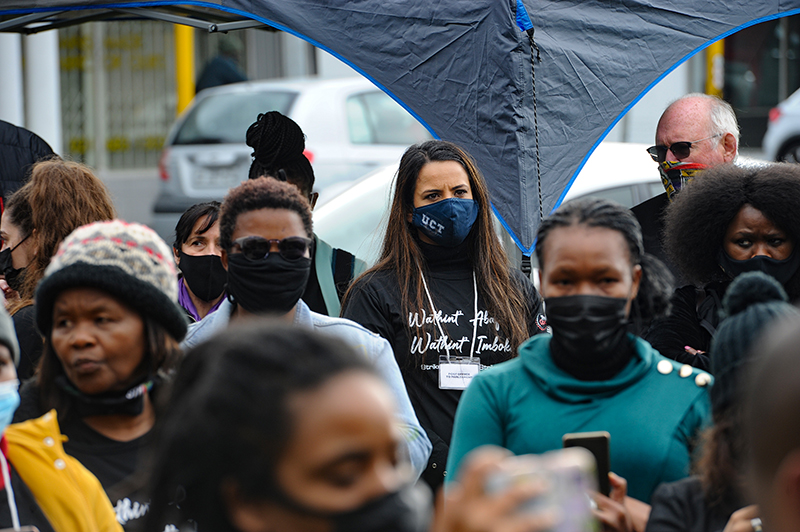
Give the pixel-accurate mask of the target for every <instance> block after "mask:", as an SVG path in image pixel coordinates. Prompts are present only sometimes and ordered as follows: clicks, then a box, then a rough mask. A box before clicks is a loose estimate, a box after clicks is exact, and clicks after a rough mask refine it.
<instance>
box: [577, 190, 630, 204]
mask: <svg viewBox="0 0 800 532" xmlns="http://www.w3.org/2000/svg"><path fill="white" fill-rule="evenodd" d="M634 186H635V185H625V186H621V187H613V188H605V189H603V190H595V191H594V192H590V193H589V194H585V195H583V196H578V197H580V198H603V199H607V200H611V201H616V202H617V203H619V204H620V205H623V206H624V207H627V208H631V207H633V206H634V205H636V200H635V198H634V196H633V187H634Z"/></svg>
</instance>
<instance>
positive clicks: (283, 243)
mask: <svg viewBox="0 0 800 532" xmlns="http://www.w3.org/2000/svg"><path fill="white" fill-rule="evenodd" d="M273 243H276V244H277V245H278V253H279V254H280V256H281V257H283V258H284V259H286V260H297V259H302V258H308V257H309V250H310V249H311V244H312V243H313V240H311V239H310V238H303V237H302V236H289V237H286V238H284V239H282V240H278V239H272V240H267V239H266V238H264V237H261V236H244V237H242V238H237V239H236V240H234V241H233V244H234V245H235V246H239V249H240V250H241V251H242V255H244V258H246V259H247V260H259V259H263V258H266V257H267V256H268V255H269V254H270V248H271V247H272V244H273Z"/></svg>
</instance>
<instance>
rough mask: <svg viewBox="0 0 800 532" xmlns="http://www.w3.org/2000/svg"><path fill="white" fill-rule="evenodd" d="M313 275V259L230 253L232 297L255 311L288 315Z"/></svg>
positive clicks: (229, 288) (231, 298)
mask: <svg viewBox="0 0 800 532" xmlns="http://www.w3.org/2000/svg"><path fill="white" fill-rule="evenodd" d="M310 274H311V259H310V258H306V257H303V258H300V259H296V260H286V259H284V258H283V257H282V256H281V255H280V253H270V254H269V255H268V256H267V257H265V258H263V259H258V260H250V259H247V258H245V256H244V255H243V254H242V253H233V254H230V255H228V299H229V300H230V301H231V303H236V304H237V305H241V306H242V308H243V309H244V310H246V311H247V312H250V313H253V314H286V313H287V312H289V311H290V310H292V308H293V307H294V306H295V305H296V304H297V302H298V301H299V300H300V297H301V296H302V295H303V292H304V291H305V289H306V283H307V282H308V276H309V275H310Z"/></svg>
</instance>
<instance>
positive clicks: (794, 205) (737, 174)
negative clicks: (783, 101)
mask: <svg viewBox="0 0 800 532" xmlns="http://www.w3.org/2000/svg"><path fill="white" fill-rule="evenodd" d="M745 205H750V206H752V207H753V208H755V209H758V210H759V211H761V213H762V214H763V215H764V216H765V217H766V218H767V219H769V220H770V221H771V222H772V223H773V224H775V225H776V226H777V227H779V228H780V229H781V230H783V231H785V232H786V233H787V234H788V236H789V237H790V238H791V239H792V241H793V242H794V246H795V249H796V248H797V246H798V245H800V217H798V216H797V213H798V212H800V167H798V166H796V165H793V164H787V163H784V164H771V165H769V166H759V167H749V168H743V167H739V166H735V165H732V164H726V165H720V166H717V167H714V168H711V169H708V170H705V171H704V172H703V174H702V175H701V176H700V177H698V178H697V179H695V180H694V181H692V183H691V185H690V186H687V187H686V188H685V190H682V191H681V193H680V194H678V196H677V197H676V199H675V201H673V202H672V203H670V205H669V206H668V207H667V210H666V213H665V215H664V249H665V250H666V252H667V254H668V255H669V257H670V258H671V260H672V261H673V263H674V264H675V265H676V266H677V267H678V268H679V269H680V271H681V272H682V273H683V275H684V276H686V277H687V278H688V279H689V280H691V281H692V282H694V283H696V284H698V285H703V284H706V283H709V282H712V281H726V280H728V277H727V275H726V274H725V273H724V272H723V271H722V269H720V267H719V264H718V259H717V257H718V254H719V251H720V249H721V248H722V242H723V239H724V237H725V233H726V231H727V230H728V226H729V225H730V223H731V221H733V219H734V218H735V217H736V215H737V214H738V213H739V211H740V210H741V208H742V207H743V206H745ZM784 288H786V292H787V293H788V294H789V297H790V298H791V299H793V300H794V299H797V297H799V296H800V270H798V272H796V273H795V274H794V276H792V278H791V279H790V280H789V281H788V282H787V283H786V285H785V286H784Z"/></svg>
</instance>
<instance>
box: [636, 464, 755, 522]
mask: <svg viewBox="0 0 800 532" xmlns="http://www.w3.org/2000/svg"><path fill="white" fill-rule="evenodd" d="M650 502H651V505H652V509H651V510H650V518H649V520H648V521H647V528H645V532H722V530H724V529H725V525H726V524H727V523H728V519H730V517H731V514H732V513H733V512H735V511H736V510H738V509H739V508H742V507H743V506H744V504H741V503H739V502H737V501H727V502H722V503H721V504H719V505H716V506H710V505H709V504H708V503H707V502H706V497H705V494H704V493H703V486H702V485H701V484H700V479H699V478H698V477H688V478H685V479H683V480H679V481H677V482H670V483H669V484H661V485H660V486H659V487H658V488H657V489H656V491H655V493H653V497H652V499H651V501H650Z"/></svg>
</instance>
